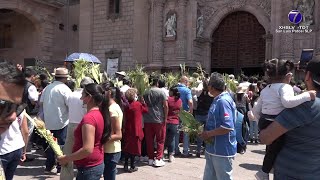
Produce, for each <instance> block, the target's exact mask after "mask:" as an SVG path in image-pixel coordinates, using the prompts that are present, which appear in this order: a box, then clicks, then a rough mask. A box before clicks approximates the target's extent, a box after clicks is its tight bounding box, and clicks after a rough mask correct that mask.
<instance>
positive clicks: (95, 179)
mask: <svg viewBox="0 0 320 180" xmlns="http://www.w3.org/2000/svg"><path fill="white" fill-rule="evenodd" d="M77 169H78V174H77V178H76V180H89V179H90V180H100V178H101V175H102V174H103V169H104V164H103V163H101V164H100V165H97V166H93V167H83V168H81V167H78V168H77Z"/></svg>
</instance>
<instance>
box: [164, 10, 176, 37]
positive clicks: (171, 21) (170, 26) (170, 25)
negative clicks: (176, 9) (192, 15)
mask: <svg viewBox="0 0 320 180" xmlns="http://www.w3.org/2000/svg"><path fill="white" fill-rule="evenodd" d="M164 27H165V28H166V37H174V36H176V35H177V15H176V13H173V14H172V15H171V16H170V17H168V18H167V21H166V23H165V24H164Z"/></svg>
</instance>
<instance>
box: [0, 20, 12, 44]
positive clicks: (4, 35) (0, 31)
mask: <svg viewBox="0 0 320 180" xmlns="http://www.w3.org/2000/svg"><path fill="white" fill-rule="evenodd" d="M3 48H12V32H11V25H10V24H0V49H3Z"/></svg>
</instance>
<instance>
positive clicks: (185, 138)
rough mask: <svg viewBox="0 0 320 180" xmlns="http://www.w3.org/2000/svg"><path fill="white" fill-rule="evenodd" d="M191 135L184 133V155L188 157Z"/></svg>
mask: <svg viewBox="0 0 320 180" xmlns="http://www.w3.org/2000/svg"><path fill="white" fill-rule="evenodd" d="M189 144H190V142H189V134H188V133H185V132H183V154H184V155H188V154H189Z"/></svg>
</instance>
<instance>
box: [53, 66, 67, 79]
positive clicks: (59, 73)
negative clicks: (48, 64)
mask: <svg viewBox="0 0 320 180" xmlns="http://www.w3.org/2000/svg"><path fill="white" fill-rule="evenodd" d="M52 75H54V76H55V77H65V78H67V77H69V71H68V69H67V68H62V67H61V68H56V69H54V73H52Z"/></svg>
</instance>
